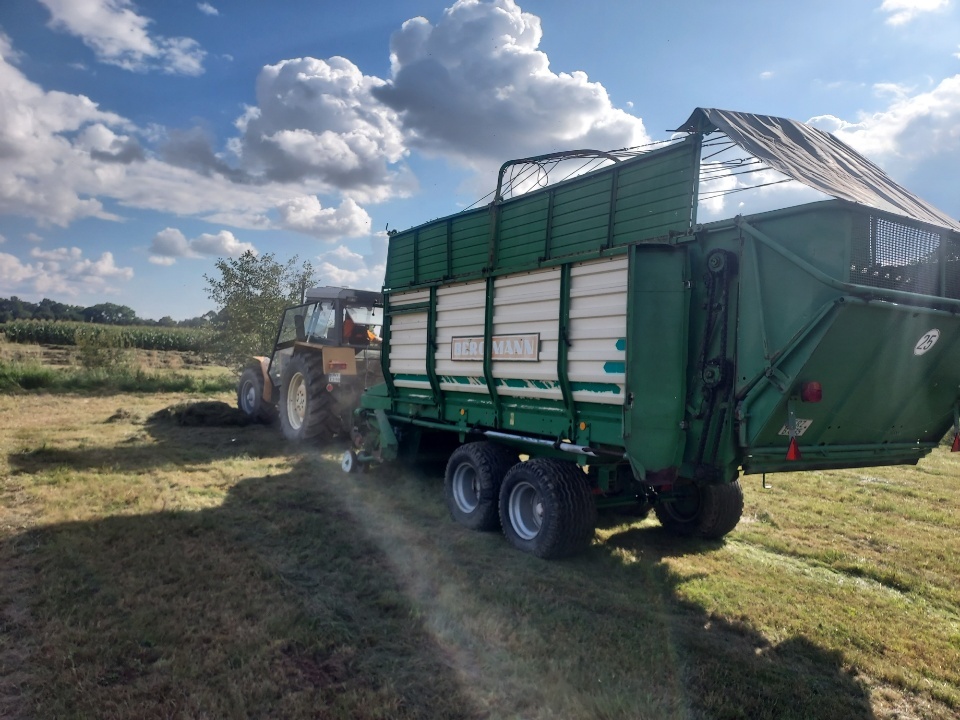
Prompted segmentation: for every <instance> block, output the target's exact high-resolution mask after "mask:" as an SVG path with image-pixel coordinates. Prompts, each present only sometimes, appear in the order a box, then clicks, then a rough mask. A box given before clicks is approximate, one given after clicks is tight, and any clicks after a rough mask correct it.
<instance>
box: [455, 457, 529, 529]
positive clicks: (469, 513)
mask: <svg viewBox="0 0 960 720" xmlns="http://www.w3.org/2000/svg"><path fill="white" fill-rule="evenodd" d="M518 462H520V458H519V456H518V455H517V452H516V450H511V449H510V448H508V447H505V446H503V445H497V444H495V443H491V442H486V441H482V442H472V443H467V444H466V445H461V446H460V447H458V448H457V449H456V450H454V451H453V453H451V455H450V459H449V460H448V461H447V468H446V471H445V473H444V478H443V495H444V497H445V498H446V501H447V508H448V509H449V510H450V515H451V516H452V517H453V519H454V520H456V521H457V522H458V523H460V524H461V525H463V526H464V527H468V528H470V529H471V530H496V529H497V528H498V527H500V514H499V502H500V485H501V484H502V483H503V478H504V477H505V476H506V474H507V471H508V470H510V468H511V467H513V466H514V465H516V464H517V463H518Z"/></svg>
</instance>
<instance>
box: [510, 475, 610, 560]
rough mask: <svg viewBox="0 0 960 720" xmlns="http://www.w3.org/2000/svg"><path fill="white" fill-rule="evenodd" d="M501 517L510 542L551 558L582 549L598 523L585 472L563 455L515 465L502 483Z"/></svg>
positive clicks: (526, 550) (542, 556)
mask: <svg viewBox="0 0 960 720" xmlns="http://www.w3.org/2000/svg"><path fill="white" fill-rule="evenodd" d="M500 522H501V524H502V525H503V535H504V537H506V538H507V541H508V542H509V543H510V544H511V545H513V546H514V547H515V548H517V549H518V550H523V551H524V552H528V553H530V554H531V555H536V556H537V557H540V558H547V559H553V558H561V557H566V556H567V555H573V554H574V553H576V552H579V551H581V550H583V549H584V548H586V547H587V546H588V545H589V544H590V540H591V538H592V537H593V533H594V529H595V527H596V523H597V508H596V505H595V504H594V502H593V495H592V493H591V492H590V484H589V483H588V481H587V476H586V475H585V474H584V473H583V471H582V470H581V469H580V467H579V466H578V465H577V464H576V463H572V462H569V461H565V460H554V459H550V458H535V459H533V460H528V461H527V462H524V463H519V464H517V465H514V466H513V467H512V468H511V469H510V472H508V473H507V476H506V477H505V478H504V479H503V485H502V486H501V487H500Z"/></svg>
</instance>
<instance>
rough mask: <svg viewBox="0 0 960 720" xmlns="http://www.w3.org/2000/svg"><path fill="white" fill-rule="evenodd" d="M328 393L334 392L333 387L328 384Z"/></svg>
mask: <svg viewBox="0 0 960 720" xmlns="http://www.w3.org/2000/svg"><path fill="white" fill-rule="evenodd" d="M327 392H333V385H331V384H330V383H327Z"/></svg>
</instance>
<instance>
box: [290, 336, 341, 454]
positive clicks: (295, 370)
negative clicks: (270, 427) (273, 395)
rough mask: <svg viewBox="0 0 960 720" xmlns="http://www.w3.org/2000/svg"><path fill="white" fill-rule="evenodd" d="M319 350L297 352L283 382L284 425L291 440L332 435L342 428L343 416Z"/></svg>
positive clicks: (291, 359)
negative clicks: (326, 382)
mask: <svg viewBox="0 0 960 720" xmlns="http://www.w3.org/2000/svg"><path fill="white" fill-rule="evenodd" d="M323 381H324V375H323V361H322V359H321V357H320V355H319V354H316V355H313V354H301V355H294V356H293V357H291V358H290V360H289V361H288V362H287V364H286V367H285V368H284V370H283V377H282V378H281V382H280V403H279V411H280V427H281V429H282V430H283V435H284V437H285V438H287V440H290V441H291V442H303V441H305V440H310V439H313V438H317V437H319V438H323V439H330V438H332V437H333V436H334V435H336V434H337V433H339V432H341V427H340V425H341V424H340V416H339V414H338V413H337V412H336V402H335V398H334V397H333V395H332V393H328V392H327V391H326V387H325V385H324V382H323Z"/></svg>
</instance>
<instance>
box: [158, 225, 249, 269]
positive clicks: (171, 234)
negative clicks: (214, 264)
mask: <svg viewBox="0 0 960 720" xmlns="http://www.w3.org/2000/svg"><path fill="white" fill-rule="evenodd" d="M248 250H249V251H250V252H252V253H254V254H256V253H257V249H256V248H255V247H254V246H253V244H252V243H245V242H240V241H239V240H237V238H236V237H235V236H234V234H233V233H232V232H230V231H229V230H221V231H220V232H218V233H216V234H210V233H203V234H201V235H199V236H197V237H196V238H194V239H193V240H187V238H186V237H185V236H184V234H183V233H182V232H180V231H179V230H178V229H177V228H169V227H168V228H164V229H163V230H161V231H160V232H158V233H157V234H156V235H154V236H153V240H151V242H150V247H149V248H148V252H149V253H150V258H149V259H150V262H152V263H153V264H155V265H173V264H174V263H175V262H176V259H177V258H200V257H209V256H215V257H224V256H227V257H239V256H240V255H242V254H243V253H245V252H247V251H248Z"/></svg>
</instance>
